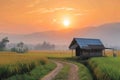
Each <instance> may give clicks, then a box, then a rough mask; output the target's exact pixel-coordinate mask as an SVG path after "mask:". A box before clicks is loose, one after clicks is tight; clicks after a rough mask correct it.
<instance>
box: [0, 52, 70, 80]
mask: <svg viewBox="0 0 120 80" xmlns="http://www.w3.org/2000/svg"><path fill="white" fill-rule="evenodd" d="M71 55H72V53H71V51H39V52H38V51H30V52H28V53H25V54H17V53H14V52H0V79H6V78H8V77H11V76H14V75H16V77H18V76H19V75H22V76H23V77H25V76H26V75H27V74H26V73H30V72H31V71H32V70H33V69H35V68H37V67H38V66H39V65H46V64H48V62H49V60H48V59H47V58H46V57H57V58H66V57H71ZM50 66H52V65H49V66H48V67H50ZM40 67H41V66H39V68H40ZM44 69H45V68H43V72H42V73H40V74H41V75H43V74H44ZM46 70H47V69H46ZM48 70H49V68H48ZM37 71H38V70H37ZM37 73H38V72H37ZM45 73H46V71H45ZM23 74H25V75H23ZM41 75H39V77H41ZM22 76H21V77H22ZM13 78H15V77H13ZM33 80H34V79H33Z"/></svg>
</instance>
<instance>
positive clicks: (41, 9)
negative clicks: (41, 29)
mask: <svg viewBox="0 0 120 80" xmlns="http://www.w3.org/2000/svg"><path fill="white" fill-rule="evenodd" d="M60 10H65V11H75V8H64V7H62V8H49V9H47V8H40V9H37V10H33V11H29V12H28V13H53V12H56V11H60Z"/></svg>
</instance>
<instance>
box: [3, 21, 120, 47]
mask: <svg viewBox="0 0 120 80" xmlns="http://www.w3.org/2000/svg"><path fill="white" fill-rule="evenodd" d="M3 36H8V37H9V39H10V41H11V42H12V43H16V42H20V41H23V42H25V43H27V44H37V43H42V42H43V41H48V42H50V43H53V44H58V45H69V44H70V42H71V40H72V39H73V37H84V38H99V39H101V40H102V41H103V42H104V44H105V45H106V46H119V47H120V23H109V24H104V25H100V26H94V27H87V28H83V29H68V30H59V31H46V32H36V33H32V34H27V35H17V34H2V36H1V37H3Z"/></svg>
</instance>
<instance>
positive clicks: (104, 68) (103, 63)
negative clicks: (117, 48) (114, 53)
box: [89, 57, 120, 80]
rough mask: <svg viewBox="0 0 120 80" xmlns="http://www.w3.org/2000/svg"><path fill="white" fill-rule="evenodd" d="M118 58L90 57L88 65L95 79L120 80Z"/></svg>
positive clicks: (119, 61)
mask: <svg viewBox="0 0 120 80" xmlns="http://www.w3.org/2000/svg"><path fill="white" fill-rule="evenodd" d="M119 63H120V58H119V57H117V58H115V57H104V58H92V59H90V60H89V65H90V67H91V69H92V70H93V72H94V75H95V76H96V79H97V80H120V64H119Z"/></svg>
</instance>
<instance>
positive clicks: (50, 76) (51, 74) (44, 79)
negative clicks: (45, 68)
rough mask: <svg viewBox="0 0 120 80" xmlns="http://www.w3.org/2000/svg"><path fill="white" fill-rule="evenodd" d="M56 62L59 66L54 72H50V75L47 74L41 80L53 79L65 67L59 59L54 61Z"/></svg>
mask: <svg viewBox="0 0 120 80" xmlns="http://www.w3.org/2000/svg"><path fill="white" fill-rule="evenodd" d="M54 63H56V64H57V67H56V68H55V69H54V70H53V71H52V72H50V73H49V74H48V75H46V76H45V77H44V78H42V79H40V80H52V79H53V78H54V77H55V76H56V75H57V74H58V73H59V72H60V70H61V69H62V68H63V64H62V63H60V62H57V61H54Z"/></svg>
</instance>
